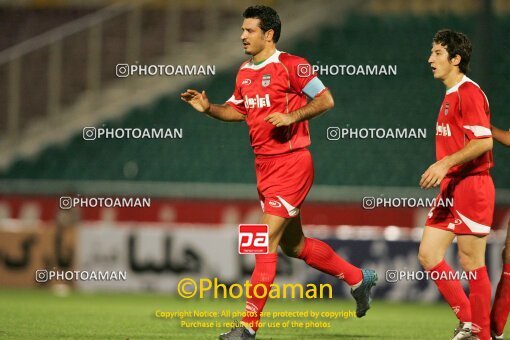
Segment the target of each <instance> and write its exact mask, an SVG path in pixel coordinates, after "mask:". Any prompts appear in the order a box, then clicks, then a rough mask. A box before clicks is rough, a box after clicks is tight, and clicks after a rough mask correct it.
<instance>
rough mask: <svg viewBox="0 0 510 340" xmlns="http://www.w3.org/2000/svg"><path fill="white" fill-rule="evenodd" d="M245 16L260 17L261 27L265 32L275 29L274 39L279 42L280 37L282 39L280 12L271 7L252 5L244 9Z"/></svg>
mask: <svg viewBox="0 0 510 340" xmlns="http://www.w3.org/2000/svg"><path fill="white" fill-rule="evenodd" d="M243 17H244V18H255V19H259V20H260V25H259V27H260V29H261V30H262V31H263V32H264V33H266V32H267V31H269V30H273V31H274V34H273V41H274V42H275V43H277V42H278V39H280V32H281V30H282V23H281V21H280V17H279V16H278V13H276V11H275V10H274V9H272V8H271V7H268V6H262V5H256V6H250V7H248V8H247V9H245V10H244V13H243Z"/></svg>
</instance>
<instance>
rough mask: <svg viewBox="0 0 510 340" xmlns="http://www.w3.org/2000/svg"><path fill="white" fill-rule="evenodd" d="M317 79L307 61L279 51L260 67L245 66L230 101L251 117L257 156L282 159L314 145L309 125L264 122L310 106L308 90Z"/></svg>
mask: <svg viewBox="0 0 510 340" xmlns="http://www.w3.org/2000/svg"><path fill="white" fill-rule="evenodd" d="M315 77H316V74H314V73H313V72H312V67H311V65H310V64H309V63H308V62H307V61H306V60H305V59H303V58H301V57H297V56H294V55H291V54H289V53H285V52H281V51H276V52H275V53H274V54H273V55H272V56H271V57H269V58H268V59H266V60H265V61H264V62H262V63H260V64H258V65H257V64H254V63H253V62H252V61H251V60H249V61H246V62H244V63H243V64H242V65H241V67H240V68H239V71H238V73H237V77H236V86H235V90H234V94H233V95H232V97H231V98H230V99H229V100H228V101H227V104H229V105H230V106H232V107H233V108H234V109H235V110H237V111H239V112H240V113H242V114H244V115H247V117H246V123H247V124H248V128H249V132H250V141H251V146H252V148H253V151H254V152H255V154H256V155H278V154H284V153H288V152H292V151H293V150H296V149H300V148H305V147H307V146H309V145H310V132H309V129H308V121H302V122H299V123H295V124H291V125H290V126H282V127H275V126H274V125H272V124H271V123H268V122H266V121H264V118H266V117H267V116H268V115H269V114H271V113H274V112H280V113H283V114H286V113H290V112H292V111H295V110H297V109H299V108H301V107H303V106H304V105H306V103H307V99H306V95H305V94H304V93H303V89H304V87H305V86H306V85H307V84H308V82H309V81H310V80H312V79H313V78H315Z"/></svg>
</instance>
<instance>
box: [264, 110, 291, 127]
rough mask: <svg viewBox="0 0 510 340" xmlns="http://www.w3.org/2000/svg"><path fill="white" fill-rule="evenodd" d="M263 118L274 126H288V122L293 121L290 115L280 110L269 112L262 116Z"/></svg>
mask: <svg viewBox="0 0 510 340" xmlns="http://www.w3.org/2000/svg"><path fill="white" fill-rule="evenodd" d="M264 120H265V121H266V122H268V123H271V124H273V125H274V126H276V127H280V126H289V125H290V124H292V123H294V119H293V118H292V117H291V116H290V115H288V114H283V113H280V112H274V113H271V114H270V115H268V116H267V117H266V118H264Z"/></svg>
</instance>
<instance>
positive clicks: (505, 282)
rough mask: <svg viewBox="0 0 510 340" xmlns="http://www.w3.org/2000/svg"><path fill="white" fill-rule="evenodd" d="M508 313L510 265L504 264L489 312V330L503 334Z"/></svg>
mask: <svg viewBox="0 0 510 340" xmlns="http://www.w3.org/2000/svg"><path fill="white" fill-rule="evenodd" d="M508 312H510V264H509V263H505V264H504V265H503V272H502V273H501V279H500V280H499V283H498V288H497V290H496V297H495V298H494V305H493V306H492V311H491V328H492V330H493V331H494V332H496V334H497V335H501V334H503V330H504V329H505V324H506V320H507V318H508Z"/></svg>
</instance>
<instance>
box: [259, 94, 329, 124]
mask: <svg viewBox="0 0 510 340" xmlns="http://www.w3.org/2000/svg"><path fill="white" fill-rule="evenodd" d="M334 106H335V102H334V100H333V96H332V95H331V92H330V91H329V90H326V91H324V92H323V93H321V94H320V95H318V96H316V97H315V98H313V99H312V100H311V101H310V102H308V103H307V104H306V105H305V106H303V107H302V108H300V109H298V110H296V111H292V112H290V113H288V114H284V113H281V112H273V113H271V114H269V115H268V116H267V117H266V118H264V120H265V121H266V122H269V123H271V124H273V125H274V126H276V127H280V126H289V125H290V124H293V123H298V122H302V121H304V120H309V119H312V118H314V117H317V116H318V115H320V114H322V113H324V112H326V111H328V110H330V109H332V108H333V107H334Z"/></svg>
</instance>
